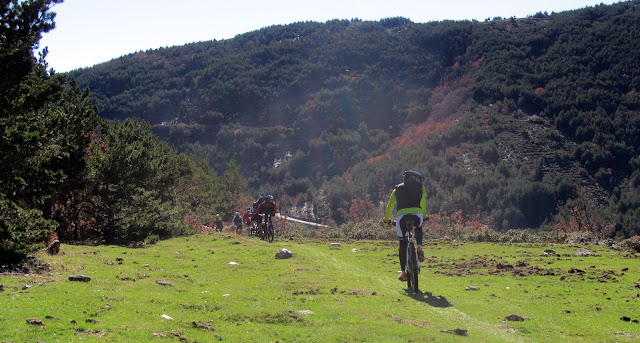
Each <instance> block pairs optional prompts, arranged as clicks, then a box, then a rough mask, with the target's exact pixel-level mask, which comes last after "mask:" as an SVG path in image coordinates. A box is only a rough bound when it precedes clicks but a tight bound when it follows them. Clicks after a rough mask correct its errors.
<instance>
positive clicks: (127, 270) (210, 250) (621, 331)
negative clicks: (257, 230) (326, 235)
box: [0, 234, 640, 342]
mask: <svg viewBox="0 0 640 343" xmlns="http://www.w3.org/2000/svg"><path fill="white" fill-rule="evenodd" d="M341 244H342V245H341V246H340V247H336V246H333V247H332V246H330V242H328V241H324V242H323V241H303V240H290V241H277V240H276V242H274V243H273V244H269V243H266V242H263V241H259V240H257V239H252V238H247V237H237V236H234V235H229V234H210V235H199V236H193V237H186V238H178V239H172V240H168V241H163V242H160V243H158V244H157V245H155V246H152V247H149V248H144V249H127V248H123V247H118V246H104V247H88V246H69V245H63V246H62V250H61V251H62V253H64V254H61V255H58V256H45V255H42V256H40V258H42V259H43V260H44V261H45V262H46V263H48V264H49V266H50V271H49V272H46V273H43V274H41V275H8V274H5V275H3V276H2V279H1V281H0V284H2V285H3V287H2V291H1V292H0V307H1V308H2V309H3V310H2V312H1V313H0V330H2V332H3V333H4V334H3V337H2V338H0V342H10V341H47V342H52V341H64V342H67V341H75V340H82V341H105V340H107V341H168V340H180V341H188V342H195V341H200V342H207V341H212V340H223V341H233V342H238V341H246V342H249V341H251V342H269V341H280V342H296V341H310V342H320V341H323V342H326V341H370V342H389V341H397V342H407V341H462V340H466V341H474V342H537V341H543V340H544V341H546V340H549V339H551V340H556V341H566V342H570V341H610V342H611V341H628V340H629V339H631V338H640V325H639V324H638V323H637V320H638V319H640V311H639V310H638V308H639V306H638V305H639V304H638V303H639V302H640V294H639V293H640V289H639V288H638V287H639V286H638V283H639V280H640V269H639V267H638V263H637V259H638V256H637V254H636V255H634V254H628V253H620V252H616V251H613V250H610V249H605V248H603V247H599V246H577V245H555V246H550V245H542V244H512V245H498V244H484V243H464V244H462V243H456V242H440V241H429V242H428V246H427V247H426V256H427V261H426V262H425V265H426V266H427V268H423V273H422V274H421V276H420V278H421V289H422V290H423V292H424V293H419V294H416V295H413V294H411V293H409V292H408V291H407V290H406V287H405V286H404V285H403V284H401V283H400V282H398V281H397V280H396V275H397V270H398V263H397V256H396V254H397V247H396V242H393V241H343V242H341ZM280 248H286V249H289V250H291V251H293V252H294V256H293V257H292V258H290V259H286V260H278V259H275V258H274V256H275V253H276V252H277V251H278V250H279V249H280ZM580 248H585V249H588V250H589V251H591V252H593V253H594V254H596V256H577V255H576V251H577V250H578V249H580ZM354 249H355V251H354ZM550 249H551V250H553V253H552V254H549V253H547V254H544V251H545V250H550ZM229 262H236V263H237V265H233V264H229ZM78 274H81V275H86V276H89V277H90V278H91V281H89V282H72V281H68V277H69V276H70V275H78ZM159 281H162V283H161V282H159ZM27 286H28V287H27ZM467 289H469V290H467ZM163 315H164V317H163ZM510 315H516V316H520V317H523V318H525V320H523V321H506V320H505V317H507V316H510ZM526 318H528V319H526ZM621 318H622V319H621ZM625 318H627V319H628V320H627V319H625ZM28 319H37V320H39V321H40V322H41V323H42V325H38V324H30V323H28V322H27V320H28ZM455 329H465V330H467V336H466V337H464V336H459V335H456V334H455V333H446V332H443V331H447V330H455ZM451 332H453V331H451Z"/></svg>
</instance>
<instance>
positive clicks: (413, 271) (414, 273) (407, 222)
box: [390, 214, 420, 293]
mask: <svg viewBox="0 0 640 343" xmlns="http://www.w3.org/2000/svg"><path fill="white" fill-rule="evenodd" d="M419 223H420V218H418V217H417V216H414V215H411V214H408V215H405V216H403V217H402V219H401V220H400V225H401V226H400V227H402V226H404V229H405V230H404V232H405V236H404V239H406V240H407V264H406V267H405V268H406V273H407V288H409V289H410V290H411V291H412V292H413V293H417V292H418V291H419V290H418V274H420V261H418V251H417V250H416V245H415V242H414V239H413V233H414V230H415V229H416V227H417V225H418V224H419ZM390 224H392V225H393V226H395V225H396V222H395V221H393V222H391V223H390Z"/></svg>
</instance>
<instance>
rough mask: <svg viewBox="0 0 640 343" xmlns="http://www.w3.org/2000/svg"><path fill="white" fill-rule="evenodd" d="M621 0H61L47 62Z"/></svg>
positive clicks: (72, 63)
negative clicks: (269, 30) (315, 28)
mask: <svg viewBox="0 0 640 343" xmlns="http://www.w3.org/2000/svg"><path fill="white" fill-rule="evenodd" d="M617 2H619V1H611V0H609V1H600V0H599V1H596V0H527V1H522V0H439V1H432V0H366V1H365V0H313V1H306V0H224V1H220V0H179V1H176V0H65V2H64V3H62V4H59V5H56V6H54V8H53V11H54V12H56V13H57V17H56V20H55V21H56V28H55V29H54V30H53V31H51V32H49V33H47V34H45V35H44V37H43V39H42V41H41V44H40V45H41V47H45V46H48V47H49V55H48V57H47V61H48V62H49V67H51V68H54V69H55V70H56V71H58V72H66V71H69V70H72V69H76V68H81V67H89V66H92V65H94V64H97V63H102V62H106V61H109V60H111V59H113V58H117V57H119V56H122V55H126V54H128V53H132V52H137V51H140V50H147V49H154V48H159V47H168V46H174V45H183V44H187V43H192V42H200V41H208V40H213V39H218V40H220V39H229V38H233V37H235V36H236V35H238V34H242V33H246V32H250V31H254V30H258V29H260V28H263V27H267V26H271V25H277V24H290V23H294V22H299V21H318V22H325V21H327V20H330V19H353V18H359V19H362V20H380V19H382V18H389V17H397V16H401V17H405V18H409V19H410V20H412V21H413V22H417V23H424V22H430V21H436V20H445V19H452V20H464V19H476V20H480V21H483V20H484V19H485V18H493V17H497V16H500V17H504V18H509V17H512V16H515V17H518V18H520V17H526V16H527V15H533V14H535V13H536V12H539V11H542V12H544V11H547V12H549V13H551V12H561V11H565V10H572V9H578V8H584V7H587V6H594V5H596V4H600V3H604V4H612V3H617Z"/></svg>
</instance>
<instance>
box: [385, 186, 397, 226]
mask: <svg viewBox="0 0 640 343" xmlns="http://www.w3.org/2000/svg"><path fill="white" fill-rule="evenodd" d="M394 206H396V190H395V188H394V189H393V192H391V196H390V197H389V202H388V203H387V210H386V211H385V213H384V221H385V222H386V221H389V220H390V219H391V213H392V212H393V207H394Z"/></svg>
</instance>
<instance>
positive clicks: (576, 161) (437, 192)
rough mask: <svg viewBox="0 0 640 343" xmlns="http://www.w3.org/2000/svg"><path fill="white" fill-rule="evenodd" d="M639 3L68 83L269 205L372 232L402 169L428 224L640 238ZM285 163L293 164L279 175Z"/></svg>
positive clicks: (293, 34) (190, 58)
mask: <svg viewBox="0 0 640 343" xmlns="http://www.w3.org/2000/svg"><path fill="white" fill-rule="evenodd" d="M639 9H640V2H638V1H627V2H621V3H618V4H614V5H611V6H607V5H600V6H595V7H588V8H585V9H579V10H575V11H568V12H562V13H551V14H550V15H549V14H547V13H546V12H545V13H538V14H536V15H535V16H532V17H528V18H509V19H502V18H494V19H493V20H490V21H486V22H476V21H474V22H470V21H456V22H454V21H444V22H432V23H424V24H423V23H413V22H411V21H409V20H407V19H404V18H389V19H383V20H380V21H378V22H369V21H360V20H332V21H328V22H326V23H315V22H305V23H296V24H291V25H286V26H272V27H268V28H264V29H261V30H258V31H254V32H250V33H246V34H242V35H239V36H237V37H235V38H234V39H230V40H224V41H210V42H200V43H193V44H189V45H185V46H181V47H172V48H165V49H158V50H149V51H145V52H139V53H134V54H130V55H127V56H123V57H121V58H119V59H115V60H113V61H110V62H107V63H103V64H100V65H97V66H94V67H92V68H88V69H82V70H77V71H74V72H72V73H71V74H70V76H71V77H72V78H74V79H75V80H76V82H77V83H78V84H79V85H80V86H81V87H88V88H89V89H90V90H91V96H92V98H93V100H94V104H95V105H96V106H97V108H98V111H99V113H100V115H101V116H102V117H103V118H107V119H118V120H122V119H124V118H128V117H137V118H141V119H144V120H147V121H149V122H150V123H151V124H152V126H153V130H154V132H155V133H157V134H158V135H159V136H160V137H161V138H162V139H164V140H166V141H167V142H170V143H171V144H172V145H174V146H176V147H178V148H179V149H180V150H181V151H188V152H191V153H192V154H194V155H195V156H196V157H206V158H207V159H208V160H209V161H210V163H211V166H212V167H213V168H214V169H215V170H217V171H218V173H222V172H223V171H224V170H225V166H226V165H227V161H229V160H230V159H231V158H232V157H235V160H236V161H237V162H238V164H239V165H240V166H241V172H242V174H243V175H244V176H246V177H247V178H248V181H249V182H248V186H249V187H250V189H252V190H253V191H254V192H255V193H257V192H259V191H270V192H272V193H276V194H277V195H278V196H279V197H280V201H281V202H282V203H283V207H284V208H287V207H292V206H302V204H303V203H304V202H305V201H307V202H309V203H312V204H313V205H314V208H315V210H314V214H315V216H316V217H317V219H319V220H321V221H325V222H327V221H328V222H336V223H338V224H340V223H344V222H347V221H351V220H362V219H367V218H373V217H375V216H377V215H379V213H378V212H377V210H376V209H377V208H378V204H379V202H381V201H386V198H387V197H388V194H389V192H390V189H391V187H392V186H393V185H394V184H395V183H398V182H400V175H401V172H402V170H404V169H407V168H415V169H418V170H420V171H422V172H424V173H425V174H426V175H427V187H428V192H429V198H430V211H431V212H432V213H434V214H436V215H440V216H442V217H449V218H452V217H456V218H459V220H460V221H462V222H466V223H468V224H470V225H487V226H488V227H492V228H495V229H498V230H508V229H513V228H531V229H539V228H542V229H546V230H550V229H553V228H555V229H556V230H565V231H566V230H577V229H585V228H587V229H589V230H591V231H595V232H598V233H599V234H601V235H605V236H615V235H618V236H631V235H637V234H639V233H640V221H639V219H638V218H640V211H639V210H640V195H638V194H639V193H638V189H637V187H638V186H639V183H640V170H639V169H638V167H639V164H640V159H639V157H638V153H639V151H640V150H639V149H640V138H638V137H640V135H639V134H640V119H639V116H638V114H639V110H640V93H638V90H639V86H640V65H639V63H640V62H639V61H640V38H639V37H638V35H637V34H636V29H637V26H638V24H640V11H639ZM276 161H278V163H275V162H276Z"/></svg>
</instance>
